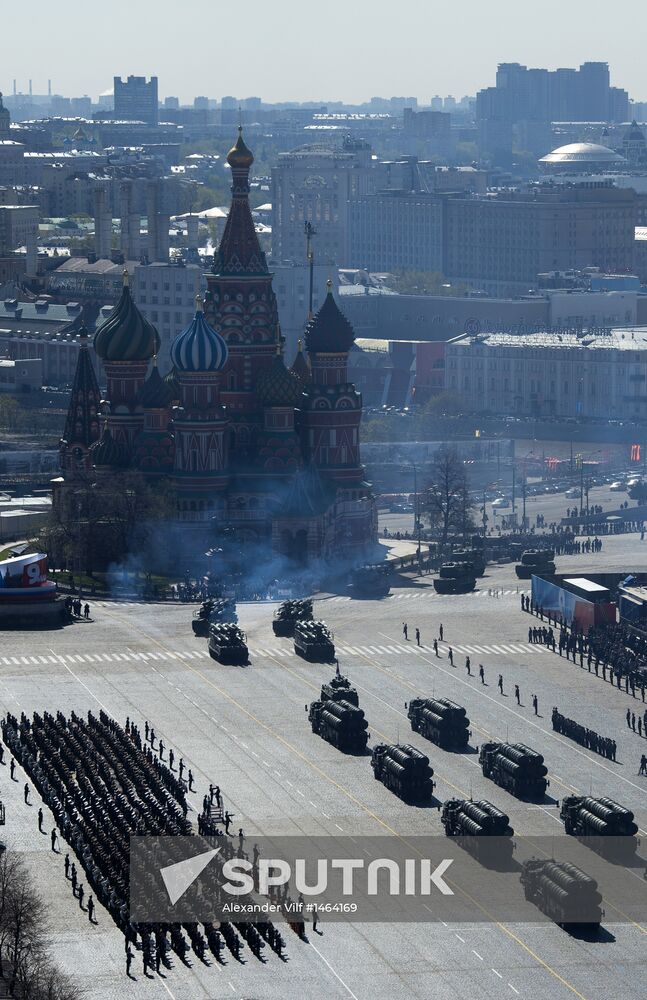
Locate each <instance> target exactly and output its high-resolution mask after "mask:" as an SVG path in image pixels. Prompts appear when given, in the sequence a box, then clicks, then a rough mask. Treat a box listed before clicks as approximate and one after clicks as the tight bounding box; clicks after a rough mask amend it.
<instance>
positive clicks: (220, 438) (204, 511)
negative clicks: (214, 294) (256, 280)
mask: <svg viewBox="0 0 647 1000" xmlns="http://www.w3.org/2000/svg"><path fill="white" fill-rule="evenodd" d="M226 361H227V344H226V343H225V341H224V339H223V338H222V337H221V336H220V334H218V333H216V331H215V330H213V329H212V328H211V327H210V326H209V324H208V323H207V321H206V319H205V316H204V312H203V303H202V299H201V298H200V296H198V297H197V299H196V313H195V316H194V318H193V320H192V321H191V323H190V324H189V325H188V327H187V328H186V330H184V331H183V332H182V333H181V334H180V335H179V336H178V337H176V339H175V340H174V341H173V343H172V344H171V363H172V365H173V368H174V370H175V373H176V375H175V377H176V381H177V383H178V386H179V391H180V409H179V411H176V414H175V418H174V421H173V427H174V431H175V469H174V478H175V481H176V484H177V488H178V509H179V516H180V520H183V521H207V520H210V519H211V518H212V517H213V516H214V512H215V511H217V510H222V509H223V508H224V505H225V499H224V491H225V489H226V487H227V481H228V476H227V447H228V441H227V433H226V431H227V417H226V415H225V411H224V408H223V406H222V405H221V402H220V393H219V378H220V377H221V376H220V375H219V373H220V372H221V371H222V369H223V367H224V365H225V363H226Z"/></svg>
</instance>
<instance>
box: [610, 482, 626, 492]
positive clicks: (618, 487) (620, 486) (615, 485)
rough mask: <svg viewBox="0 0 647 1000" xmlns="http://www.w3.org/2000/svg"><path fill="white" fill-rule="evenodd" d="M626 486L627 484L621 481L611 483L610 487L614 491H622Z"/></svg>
mask: <svg viewBox="0 0 647 1000" xmlns="http://www.w3.org/2000/svg"><path fill="white" fill-rule="evenodd" d="M624 488H625V484H624V483H620V482H616V483H611V485H610V486H609V489H610V490H611V492H612V493H620V492H621V491H622V490H624Z"/></svg>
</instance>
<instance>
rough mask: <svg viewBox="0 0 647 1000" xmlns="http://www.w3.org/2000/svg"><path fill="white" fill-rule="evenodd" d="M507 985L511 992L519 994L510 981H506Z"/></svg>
mask: <svg viewBox="0 0 647 1000" xmlns="http://www.w3.org/2000/svg"><path fill="white" fill-rule="evenodd" d="M508 986H509V987H510V989H511V990H512V992H513V993H516V994H517V996H519V990H518V989H517V988H516V987H515V986H513V985H512V983H508Z"/></svg>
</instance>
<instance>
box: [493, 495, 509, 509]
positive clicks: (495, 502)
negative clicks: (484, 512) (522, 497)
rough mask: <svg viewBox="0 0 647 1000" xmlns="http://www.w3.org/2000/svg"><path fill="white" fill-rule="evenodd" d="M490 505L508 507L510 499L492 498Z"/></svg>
mask: <svg viewBox="0 0 647 1000" xmlns="http://www.w3.org/2000/svg"><path fill="white" fill-rule="evenodd" d="M492 506H493V507H509V506H510V501H509V500H508V498H507V497H499V498H498V500H493V501H492Z"/></svg>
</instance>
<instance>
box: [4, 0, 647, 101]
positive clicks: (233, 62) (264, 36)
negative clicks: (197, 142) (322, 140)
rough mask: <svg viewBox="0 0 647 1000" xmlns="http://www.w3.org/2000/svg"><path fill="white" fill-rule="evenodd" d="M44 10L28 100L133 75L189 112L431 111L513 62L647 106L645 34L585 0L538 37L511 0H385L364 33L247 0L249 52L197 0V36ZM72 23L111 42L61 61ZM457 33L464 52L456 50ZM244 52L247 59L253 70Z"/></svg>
mask: <svg viewBox="0 0 647 1000" xmlns="http://www.w3.org/2000/svg"><path fill="white" fill-rule="evenodd" d="M36 7H37V8H38V22H39V25H40V30H39V32H38V33H37V34H32V35H30V45H29V50H28V55H29V62H27V63H26V61H25V53H24V51H23V50H21V49H20V48H19V47H13V48H9V49H8V50H7V51H6V52H5V53H4V57H3V78H2V80H0V89H2V90H4V92H5V93H11V91H12V88H13V80H14V79H15V80H16V86H17V89H18V91H19V92H23V93H26V92H27V91H28V89H29V79H30V78H31V79H32V81H33V92H34V93H35V94H38V93H40V94H44V93H47V86H48V80H50V79H51V81H52V90H53V92H54V93H60V94H64V95H75V96H76V95H77V94H81V93H84V94H88V95H89V96H91V97H92V98H93V99H94V100H96V99H97V97H98V96H99V94H101V93H104V92H106V91H109V90H111V89H112V79H113V76H115V75H117V76H119V75H121V76H124V77H125V76H127V75H128V74H129V73H133V74H136V75H146V76H151V75H156V76H158V77H159V81H160V97H161V98H162V99H163V98H164V97H165V96H168V95H173V96H178V97H179V98H180V100H181V101H182V102H187V103H188V102H190V101H192V99H193V97H194V96H196V95H200V94H204V95H206V96H208V97H212V98H213V97H215V98H220V97H222V96H223V95H225V94H234V95H235V96H237V97H240V98H245V97H247V96H251V95H258V96H260V97H262V98H263V100H265V101H267V102H270V103H271V102H273V101H288V100H295V101H310V100H321V101H324V102H325V101H338V100H344V101H347V102H348V103H363V102H365V101H368V100H369V99H370V98H371V97H372V96H374V95H376V96H382V97H390V96H392V95H398V96H399V95H402V96H415V97H417V98H418V100H419V102H421V103H424V104H426V103H428V102H429V101H430V99H431V98H432V97H433V96H434V95H435V94H440V95H441V96H445V95H446V94H452V95H453V96H454V97H456V98H457V99H460V98H461V97H462V96H463V95H465V94H470V95H473V94H475V93H476V91H477V90H479V89H480V88H482V87H487V86H490V85H492V84H493V82H494V75H495V72H496V65H497V63H500V62H520V63H525V64H526V65H528V66H539V67H546V68H548V69H554V68H557V67H560V66H578V65H579V64H580V63H582V62H586V61H604V62H608V63H609V68H610V71H611V79H612V82H613V84H614V85H615V86H619V87H624V88H626V89H627V90H628V91H629V93H630V96H631V97H632V98H633V99H634V100H638V101H640V100H643V99H646V98H647V94H645V93H643V89H644V84H643V79H642V75H641V71H640V66H641V60H640V56H641V51H640V44H641V43H640V38H641V32H640V31H638V30H634V31H629V32H627V31H624V32H622V33H620V32H618V33H615V34H614V33H606V34H604V35H602V34H601V33H600V31H599V21H598V20H597V17H596V14H597V13H599V15H600V16H602V15H603V14H604V10H605V8H604V6H603V4H602V3H601V2H599V0H594V2H592V3H586V4H585V3H584V2H583V0H573V2H572V3H570V4H569V5H568V6H567V7H566V8H565V7H564V5H562V4H559V3H558V0H547V2H546V3H544V4H543V6H542V16H541V18H540V19H537V20H535V21H533V23H532V32H530V31H529V30H528V22H527V21H522V20H521V19H519V16H518V5H516V4H513V2H512V0H499V2H498V3H497V5H496V10H497V14H498V17H497V18H496V19H494V18H493V17H492V9H491V8H488V9H487V10H485V9H483V8H482V6H481V5H480V4H477V3H476V2H475V0H466V2H465V3H464V4H463V6H462V9H463V13H464V15H465V16H463V17H462V19H461V21H460V24H458V23H457V22H456V18H455V14H454V12H453V10H451V9H440V10H432V9H429V8H427V7H426V6H425V9H421V8H423V5H422V4H417V3H409V4H408V5H407V9H408V10H409V11H410V16H409V17H401V18H400V19H399V20H396V19H395V18H394V17H393V9H392V7H391V6H390V5H387V4H386V2H385V0H375V2H374V3H373V4H372V6H371V18H370V20H366V21H365V22H362V23H361V24H359V23H358V22H357V21H355V20H350V19H349V18H348V16H347V8H346V7H345V6H344V5H342V4H341V3H340V2H339V0H332V2H331V3H329V4H328V5H327V7H326V16H325V17H317V16H315V15H313V14H310V13H305V14H304V11H303V6H302V5H300V4H297V3H296V0H283V2H282V4H281V16H280V17H274V18H273V20H271V21H270V22H269V23H266V21H267V8H266V6H265V5H261V3H260V2H259V0H248V3H247V5H246V8H247V12H248V17H247V23H248V24H258V25H262V28H261V29H260V30H259V31H258V33H254V32H250V34H249V36H248V37H245V38H244V39H243V40H242V42H241V41H240V40H239V39H240V27H239V25H238V23H237V12H231V13H230V12H229V11H227V10H216V9H215V7H214V6H213V5H212V4H207V3H204V2H203V0H190V2H189V3H188V4H186V5H185V7H184V8H183V9H184V10H185V11H186V22H187V24H188V25H189V28H188V29H187V31H186V38H185V39H183V38H182V33H181V29H180V31H178V24H177V20H176V17H177V7H176V6H175V5H171V3H170V2H169V0H160V2H156V3H154V4H153V2H152V0H140V3H138V4H137V5H136V7H134V6H133V5H132V4H129V3H126V0H114V3H113V4H112V5H111V8H110V9H111V18H110V20H109V21H106V18H105V17H104V15H103V14H101V15H100V14H99V13H98V11H97V12H96V13H95V12H94V11H93V9H92V8H88V7H87V5H85V4H83V5H82V4H81V3H80V0H71V2H70V3H69V4H68V5H67V7H66V13H67V15H68V16H67V17H66V18H61V17H60V12H58V11H56V10H55V9H53V8H51V7H50V6H49V5H47V4H45V3H42V2H40V3H37V4H36ZM643 10H644V9H643V7H642V5H640V4H639V0H628V2H627V3H626V4H625V5H623V12H624V15H625V17H624V23H625V24H633V25H634V26H635V27H636V28H637V27H638V25H639V23H640V16H641V14H642V15H643V19H644V13H643ZM77 15H78V20H76V16H77ZM4 23H5V27H6V28H7V37H11V35H12V33H14V32H20V31H21V30H24V28H25V21H24V16H23V15H22V14H20V13H16V12H11V11H10V12H6V13H5V15H4ZM73 23H74V24H81V25H84V28H83V31H84V39H88V38H90V37H92V36H93V35H94V34H96V32H98V31H100V33H101V38H102V44H101V46H95V45H90V44H87V45H84V44H82V45H76V46H75V54H74V59H73V60H64V61H61V59H60V53H61V51H62V50H63V49H64V47H65V46H66V45H68V44H69V38H70V25H71V24H73ZM198 25H199V26H200V31H199V34H196V33H195V28H196V27H197V26H198ZM557 25H559V31H556V26H557ZM295 29H296V30H295ZM412 29H415V30H412ZM452 34H454V37H455V39H456V41H455V44H454V45H452V44H447V43H448V40H450V39H451V35H452ZM210 36H213V37H214V38H215V39H216V40H218V39H220V40H221V41H220V42H219V43H218V42H217V44H216V46H215V50H209V51H205V53H204V55H203V57H202V58H201V57H200V56H199V54H198V55H197V57H195V56H190V55H189V53H190V50H191V46H192V44H194V40H196V39H198V40H197V41H195V44H196V45H197V46H198V49H199V40H200V39H202V38H205V37H210ZM178 37H179V39H180V41H179V42H178ZM142 39H146V43H145V44H142V41H141V40H142ZM230 39H234V41H233V43H230V42H229V40H230ZM358 39H360V40H361V41H358ZM241 46H244V48H245V51H246V53H247V58H246V59H245V60H244V63H243V66H242V67H241V61H240V52H241ZM212 51H215V53H216V55H215V58H214V56H213V55H212ZM546 52H550V58H549V59H547V58H546V57H545V53H546ZM185 53H186V54H187V58H186V59H185V58H184V54H185ZM333 54H334V58H333ZM250 55H251V56H252V58H249V56H250ZM187 63H188V64H189V66H190V69H189V71H188V72H187ZM430 63H431V67H430V66H429V64H430ZM30 67H31V68H30ZM35 67H37V68H38V72H36V71H35V69H34V68H35ZM331 67H333V69H334V72H333V73H331Z"/></svg>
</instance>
